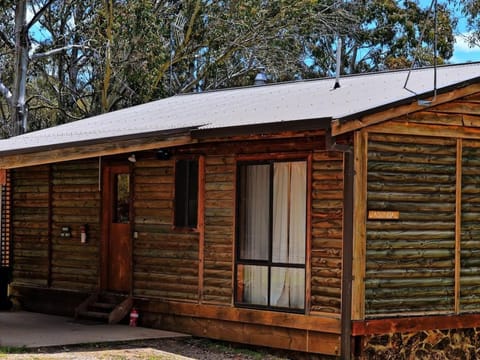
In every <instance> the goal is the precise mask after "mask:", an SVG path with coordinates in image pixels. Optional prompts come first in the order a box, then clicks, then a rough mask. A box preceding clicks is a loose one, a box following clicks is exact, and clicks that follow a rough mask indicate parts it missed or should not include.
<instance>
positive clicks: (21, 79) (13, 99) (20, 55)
mask: <svg viewBox="0 0 480 360" xmlns="http://www.w3.org/2000/svg"><path fill="white" fill-rule="evenodd" d="M54 3H55V0H37V1H32V2H29V3H28V5H29V6H28V7H27V1H26V0H17V1H15V2H14V1H4V4H2V5H5V7H4V9H5V10H4V13H3V14H2V17H3V20H4V21H3V24H4V26H3V27H2V28H0V39H1V40H2V42H3V46H2V48H5V49H7V51H5V53H3V54H2V55H4V56H2V58H3V59H2V60H3V61H5V62H8V60H10V61H11V60H12V59H13V63H14V68H13V76H11V78H13V82H12V86H11V89H10V88H9V87H8V86H7V85H6V83H5V81H3V78H0V89H2V90H1V93H2V95H4V99H5V101H6V103H7V105H8V108H9V109H10V112H9V113H10V117H11V122H10V124H9V126H6V127H4V128H3V131H4V133H5V134H6V135H12V134H21V133H23V132H25V131H26V130H27V111H28V106H27V103H28V102H29V101H30V99H27V87H28V86H27V80H28V79H33V78H30V73H29V68H31V66H30V64H31V62H32V60H36V61H39V60H40V59H42V58H46V57H52V56H54V55H56V54H58V53H61V52H64V51H67V50H69V49H74V48H76V47H79V45H76V44H64V45H62V46H60V47H54V46H50V47H48V48H46V47H43V46H41V44H40V42H39V41H35V40H33V41H32V35H31V34H32V32H35V31H37V32H38V31H39V29H41V28H36V29H35V30H34V29H33V28H34V26H37V25H38V24H40V26H41V21H42V19H43V18H44V16H45V13H46V12H47V11H48V10H49V9H50V8H51V7H52V6H53V4H54ZM28 11H30V12H31V16H30V17H31V18H30V19H27V17H28V15H27V12H28ZM12 24H13V25H12ZM51 40H52V38H51V37H48V40H46V41H45V43H47V42H49V41H51ZM51 43H52V44H53V45H56V44H55V43H54V42H53V41H51ZM33 45H37V46H36V47H35V48H34V46H33ZM5 58H6V59H7V60H6V59H5ZM37 69H38V68H37ZM2 75H3V74H2ZM35 81H36V80H34V81H32V83H34V82H35ZM36 96H37V97H42V96H43V95H42V94H38V95H36ZM32 98H33V97H32ZM2 108H3V110H4V111H3V113H4V114H5V106H3V107H2ZM5 117H6V116H5Z"/></svg>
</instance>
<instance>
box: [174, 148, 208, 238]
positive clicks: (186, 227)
mask: <svg viewBox="0 0 480 360" xmlns="http://www.w3.org/2000/svg"><path fill="white" fill-rule="evenodd" d="M180 162H187V163H188V164H190V163H191V162H196V167H197V173H196V193H197V194H196V199H195V200H196V206H195V208H196V209H195V215H194V216H192V217H190V216H189V212H190V209H189V204H188V202H189V201H190V200H192V198H191V197H189V196H186V197H185V199H184V201H183V211H184V214H183V218H184V221H183V222H182V223H180V222H179V223H177V219H178V218H177V214H178V210H179V208H178V197H177V193H178V190H179V189H178V187H177V186H178V183H177V179H178V167H177V166H178V164H179V163H180ZM173 166H174V182H173V187H174V188H173V215H172V224H173V229H174V230H178V231H195V230H198V229H199V227H200V223H201V222H200V216H201V214H200V210H201V206H202V204H201V199H202V198H201V179H202V178H203V175H202V174H203V161H202V157H201V156H178V157H176V158H175V160H174V165H173ZM187 167H188V166H187ZM187 171H190V170H187ZM191 185H193V184H192V181H191V177H190V176H189V177H187V178H186V180H185V182H184V184H183V186H182V188H183V190H186V189H187V190H188V189H190V186H191ZM187 193H188V191H187ZM193 219H194V222H195V224H194V226H191V224H189V223H190V221H191V220H193Z"/></svg>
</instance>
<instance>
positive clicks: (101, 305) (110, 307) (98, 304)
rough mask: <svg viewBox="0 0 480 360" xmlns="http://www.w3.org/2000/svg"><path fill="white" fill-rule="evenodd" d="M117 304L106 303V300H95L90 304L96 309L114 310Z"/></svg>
mask: <svg viewBox="0 0 480 360" xmlns="http://www.w3.org/2000/svg"><path fill="white" fill-rule="evenodd" d="M115 306H117V305H116V304H112V303H106V302H94V303H93V304H91V305H90V307H91V308H96V309H105V310H113V309H115Z"/></svg>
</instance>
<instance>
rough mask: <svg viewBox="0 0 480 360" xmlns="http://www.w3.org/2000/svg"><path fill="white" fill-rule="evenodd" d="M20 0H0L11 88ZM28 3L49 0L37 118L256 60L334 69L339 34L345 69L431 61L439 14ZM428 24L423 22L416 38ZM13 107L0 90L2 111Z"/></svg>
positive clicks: (448, 46)
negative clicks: (336, 40) (17, 6)
mask: <svg viewBox="0 0 480 360" xmlns="http://www.w3.org/2000/svg"><path fill="white" fill-rule="evenodd" d="M0 1H2V0H0ZM470 1H471V2H472V3H474V1H473V0H470ZM15 3H16V2H15V1H9V0H4V1H2V2H1V4H2V5H3V6H2V7H0V8H1V9H3V10H0V81H1V82H2V83H3V84H5V85H7V86H10V87H11V86H12V85H13V79H14V74H13V72H14V66H13V59H14V58H13V54H14V51H15V48H14V47H12V44H14V41H13V40H14V39H15V34H14V30H13V29H14V21H15V17H14V14H15ZM475 3H476V2H475ZM29 4H30V7H31V10H32V9H33V13H37V12H38V11H39V10H40V9H42V8H43V7H44V6H45V5H48V6H47V7H46V11H44V12H42V13H41V15H40V16H38V22H37V24H35V25H32V27H30V33H29V34H30V40H31V41H30V45H31V49H30V54H32V59H31V61H30V63H29V67H28V85H27V86H28V88H27V95H28V100H27V101H28V108H29V124H30V129H39V128H43V127H48V126H52V125H55V124H61V123H64V122H68V121H72V120H75V119H80V118H84V117H87V116H92V115H95V114H99V113H101V112H105V111H112V110H115V109H119V108H124V107H127V106H132V105H135V104H140V103H144V102H147V101H151V100H154V99H158V98H163V97H167V96H171V95H174V94H178V93H184V92H192V91H205V90H211V89H218V88H225V87H236V86H245V85H251V84H253V79H254V77H255V75H256V74H257V73H258V71H259V68H265V70H266V73H267V74H268V77H269V81H271V82H274V81H285V80H292V79H297V78H310V77H319V76H325V75H332V74H333V73H334V71H335V66H334V64H335V46H336V45H335V44H336V43H335V39H336V35H337V34H339V35H341V36H342V38H343V39H344V42H343V59H342V63H343V69H342V72H344V73H354V72H363V71H372V70H380V69H393V68H400V67H406V66H410V64H411V63H412V61H413V60H414V59H416V60H417V61H418V62H419V63H421V64H431V63H432V61H433V52H432V50H431V45H432V43H433V36H434V34H433V31H432V29H433V26H432V19H431V18H430V19H427V16H426V15H427V14H426V10H425V9H421V8H420V7H419V6H418V4H417V2H416V1H414V0H402V1H398V2H397V1H394V0H361V1H346V2H339V1H335V0H296V1H291V0H278V1H263V0H242V1H237V0H222V1H205V0H180V1H171V0H158V1H151V0H135V1H133V0H84V1H74V0H31V1H30V2H29ZM439 10H440V11H439V29H440V31H439V38H438V39H439V41H438V54H439V62H442V61H446V60H447V59H448V58H449V57H450V56H451V54H452V46H453V35H452V32H453V31H452V29H453V26H454V25H455V23H454V21H453V19H452V17H451V14H450V13H449V12H448V11H447V9H446V8H445V7H443V6H440V8H439ZM472 14H473V10H472ZM424 24H425V25H426V28H427V29H428V31H427V32H426V33H425V35H424V39H423V42H422V44H419V38H420V33H421V29H422V28H423V25H424ZM54 49H64V50H63V51H56V52H52V50H54ZM39 54H44V55H47V54H48V56H35V55H39ZM8 118H9V107H8V104H7V103H6V102H5V99H4V98H3V97H0V119H4V120H5V119H8ZM0 125H1V124H0ZM5 129H7V130H8V126H7V127H5ZM7 132H8V131H7Z"/></svg>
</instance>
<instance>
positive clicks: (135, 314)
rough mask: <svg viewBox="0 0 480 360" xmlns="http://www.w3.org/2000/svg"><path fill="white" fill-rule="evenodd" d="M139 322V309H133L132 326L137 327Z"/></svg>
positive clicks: (131, 315) (131, 312) (131, 313)
mask: <svg viewBox="0 0 480 360" xmlns="http://www.w3.org/2000/svg"><path fill="white" fill-rule="evenodd" d="M137 321H138V311H137V309H135V308H133V309H132V311H130V326H137Z"/></svg>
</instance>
